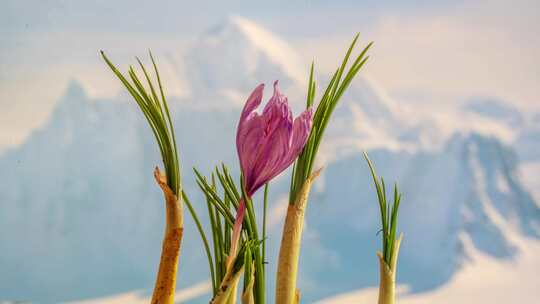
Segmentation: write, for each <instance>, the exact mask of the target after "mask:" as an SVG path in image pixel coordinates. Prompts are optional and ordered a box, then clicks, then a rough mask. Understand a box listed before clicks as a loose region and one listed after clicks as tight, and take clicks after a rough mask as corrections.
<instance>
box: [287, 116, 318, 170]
mask: <svg viewBox="0 0 540 304" xmlns="http://www.w3.org/2000/svg"><path fill="white" fill-rule="evenodd" d="M312 124H313V109H312V108H311V107H309V108H308V109H306V110H305V111H304V112H302V114H300V116H298V117H296V119H295V120H294V125H293V134H292V139H291V148H290V150H289V155H288V157H287V160H286V162H287V163H289V165H290V164H291V163H292V162H294V160H295V159H296V158H297V157H298V155H300V153H301V152H302V149H303V148H304V146H305V145H306V142H307V140H308V138H309V134H310V133H311V127H312ZM287 166H288V165H287Z"/></svg>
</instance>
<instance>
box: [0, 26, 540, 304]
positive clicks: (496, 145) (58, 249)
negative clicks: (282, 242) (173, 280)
mask: <svg viewBox="0 0 540 304" xmlns="http://www.w3.org/2000/svg"><path fill="white" fill-rule="evenodd" d="M254 33H255V34H254ZM261 33H262V34H261ZM269 35H271V34H269V33H268V32H267V31H266V30H264V29H262V28H260V27H259V26H257V25H255V24H253V23H252V22H250V21H247V20H244V19H238V18H232V19H229V20H228V21H227V22H225V23H224V24H222V25H220V26H219V27H217V28H216V29H213V30H212V31H210V32H208V33H206V34H205V35H204V36H203V37H202V38H201V40H200V41H198V42H197V43H196V45H195V47H194V49H193V50H192V51H191V52H188V55H187V57H186V58H187V59H186V62H189V65H190V66H189V67H187V71H189V73H185V74H186V75H187V78H188V79H187V80H188V81H189V82H190V83H191V84H192V87H191V88H190V95H189V97H185V96H183V97H181V98H174V97H173V98H170V103H171V104H170V106H171V110H172V112H173V116H174V123H175V126H176V130H177V134H176V135H177V137H178V142H179V148H180V157H181V166H182V174H183V176H184V178H183V181H184V183H185V189H186V191H187V192H188V194H189V195H190V197H191V198H192V201H193V202H194V203H195V205H196V207H197V208H198V209H201V208H204V204H203V203H202V202H203V200H202V198H201V197H200V195H198V190H197V188H196V184H195V182H194V179H193V177H192V173H191V168H192V167H193V166H197V167H198V168H200V169H201V170H202V171H203V172H205V173H209V172H210V170H211V168H212V167H213V166H215V165H218V164H219V162H220V161H224V162H225V163H227V164H229V165H230V166H231V167H232V169H233V173H234V176H238V169H237V157H236V152H235V147H234V138H235V127H236V123H237V119H238V116H239V109H240V106H241V104H242V103H243V102H244V101H245V98H246V96H247V94H248V93H249V91H250V89H251V88H253V87H254V86H255V85H256V84H257V83H258V82H259V81H265V82H267V83H269V82H270V81H271V80H274V79H276V78H279V79H280V80H281V81H282V82H281V83H282V84H283V91H284V92H285V93H286V94H287V95H289V97H290V100H291V102H292V103H293V105H294V107H295V108H296V110H299V109H300V108H301V107H302V105H303V104H304V102H303V92H304V87H303V85H302V81H301V79H299V78H301V75H300V74H301V72H300V73H299V72H298V71H299V70H301V69H298V68H297V67H295V66H301V65H302V63H301V62H299V61H296V60H298V59H294V57H297V56H296V55H294V54H293V53H291V52H292V51H291V50H290V48H288V47H286V45H285V46H284V44H285V43H284V42H283V41H280V40H278V39H279V38H277V37H274V36H270V37H269ZM263 38H264V39H263ZM261 40H264V41H265V42H266V41H268V42H269V43H267V44H265V43H261ZM223 58H227V60H224V59H223ZM306 74H307V73H306ZM111 81H116V80H115V79H114V78H113V76H112V75H111ZM270 94H271V92H270V91H269V90H268V89H267V91H266V92H265V96H266V97H265V99H266V98H267V97H269V96H270ZM404 111H405V112H406V111H410V109H406V107H405V106H403V105H398V104H397V103H396V102H394V101H392V100H391V99H389V98H388V97H387V96H386V95H385V94H384V92H383V91H382V90H381V89H379V88H377V87H376V86H374V85H373V83H372V82H371V81H369V80H367V79H365V78H358V79H357V80H355V82H354V83H353V84H352V86H351V88H350V91H349V92H348V93H347V94H346V95H345V96H344V98H343V100H342V104H341V105H339V106H338V108H337V109H336V113H335V116H334V118H333V121H332V122H331V124H330V127H329V129H328V133H327V140H326V141H325V142H324V143H323V151H322V154H321V157H320V159H319V160H318V161H319V162H320V163H321V164H324V166H325V170H324V173H323V176H322V178H321V179H320V180H319V181H318V182H317V183H316V185H315V187H314V191H313V195H312V199H311V200H310V208H309V209H308V215H307V224H306V226H307V228H306V234H305V236H304V240H305V243H304V245H303V253H302V259H301V265H302V266H301V272H300V276H301V280H300V287H301V289H302V292H303V294H304V296H303V298H304V300H305V301H308V302H310V301H313V300H315V299H319V298H321V297H325V296H328V295H332V294H335V293H338V292H345V291H348V290H356V289H358V288H361V287H365V286H372V285H375V284H376V278H377V270H376V263H375V261H376V260H375V256H374V252H375V250H376V249H377V244H378V242H379V238H378V237H377V236H376V232H377V230H378V227H379V223H378V221H377V210H376V208H377V206H376V203H375V200H374V198H375V196H374V191H373V188H372V185H371V181H370V177H369V173H368V170H367V167H366V165H365V162H364V160H363V159H362V157H361V151H362V149H364V148H368V149H370V151H369V153H370V156H371V157H372V159H373V161H374V162H375V164H376V166H377V169H378V170H379V171H380V173H382V175H383V176H386V177H388V178H390V179H392V180H393V179H395V180H397V181H398V183H399V184H400V186H401V187H402V189H403V190H404V193H405V197H404V201H403V205H402V206H403V214H402V216H401V223H400V229H401V230H403V231H404V232H405V235H406V239H405V242H404V246H403V251H402V262H401V264H400V265H401V266H400V274H399V276H400V281H402V282H404V283H407V284H408V285H410V286H411V288H412V290H414V291H419V290H428V289H431V288H434V287H436V286H439V285H441V284H443V283H445V282H447V281H448V280H449V279H451V277H452V276H453V274H455V273H456V270H457V269H459V267H460V266H461V265H463V263H464V262H465V261H466V260H467V259H468V258H470V256H469V255H468V253H467V252H466V251H465V250H464V244H463V242H462V239H461V238H460V236H461V235H466V236H468V237H469V238H470V239H471V242H472V243H473V244H474V246H475V247H476V248H477V249H478V250H479V251H480V252H482V253H483V254H487V255H490V256H492V257H494V258H496V259H500V260H509V259H512V258H514V257H515V256H516V255H517V254H518V253H519V249H520V247H518V246H516V244H515V243H514V242H513V241H512V239H511V238H509V237H508V235H507V234H506V233H505V227H507V226H508V227H512V229H516V230H517V231H519V233H520V234H522V235H525V236H528V237H531V238H538V231H539V230H538V223H539V220H540V215H539V211H538V205H537V204H535V202H534V200H533V199H532V198H531V197H530V195H529V194H528V192H527V191H526V190H525V189H524V187H523V186H522V183H521V180H520V178H519V176H518V175H519V174H518V173H519V172H518V169H519V165H520V163H519V160H518V158H517V157H516V154H515V152H513V149H512V148H511V147H509V146H508V145H506V144H503V143H501V141H500V140H498V139H497V138H493V137H486V136H483V135H478V134H472V135H471V134H470V135H467V134H454V136H453V137H451V138H447V137H446V136H438V135H439V134H438V133H437V129H433V128H431V126H432V125H431V123H425V122H422V121H416V120H413V119H412V118H411V116H408V115H403V113H404ZM430 132H431V133H430ZM426 134H427V135H428V136H426ZM430 134H431V135H430ZM437 137H439V138H437ZM426 138H427V139H426ZM430 138H436V139H438V140H440V141H441V142H443V145H442V147H440V148H439V149H426V148H425V147H426V146H429V144H428V145H424V144H425V142H428V143H429V140H431V139H430ZM158 164H160V158H159V154H158V151H157V148H156V145H155V144H154V139H153V137H152V134H151V132H150V130H149V128H148V127H147V125H146V123H145V122H144V119H143V116H142V114H140V113H139V112H138V111H137V109H136V105H135V104H134V103H133V102H132V101H131V100H130V98H129V97H128V96H126V95H122V96H120V97H118V98H114V99H111V100H93V99H91V98H89V97H88V96H87V95H86V94H85V92H84V89H83V88H82V87H81V85H79V84H77V83H72V84H71V85H70V87H69V88H68V90H67V91H66V94H65V95H64V96H63V97H62V98H61V100H60V101H59V102H58V104H57V106H56V109H55V111H54V113H53V114H52V115H51V118H50V121H49V122H48V123H47V124H45V125H44V126H43V127H42V128H41V129H39V130H37V131H36V132H34V133H33V134H32V135H31V136H30V137H29V138H28V140H27V141H26V142H25V143H24V144H23V145H21V146H19V147H17V148H15V149H12V150H10V151H8V152H7V153H5V154H3V155H1V156H0V168H2V170H1V171H0V210H2V212H1V213H0V243H1V244H5V246H3V248H2V251H1V252H0V269H2V273H1V274H0V294H1V295H2V297H4V298H10V299H29V300H34V301H38V302H40V303H55V302H58V301H66V300H75V299H81V298H95V297H101V296H106V295H110V294H117V293H123V292H126V291H130V290H134V289H146V290H148V289H149V288H151V286H152V285H153V281H154V273H155V268H156V267H157V263H158V260H159V248H160V243H161V238H162V225H163V222H162V216H163V212H164V210H163V204H162V198H161V195H160V191H159V189H158V187H157V186H156V185H155V184H154V181H153V178H152V169H153V167H154V166H155V165H158ZM287 189H288V175H287V174H284V175H283V176H280V177H279V178H277V179H276V180H275V181H274V182H273V183H272V185H271V195H270V200H271V202H272V206H271V208H272V211H273V220H272V224H273V225H272V227H270V235H269V247H268V250H269V259H268V263H269V269H274V268H275V267H274V266H275V263H276V257H277V250H278V242H279V235H280V233H281V222H280V220H282V217H280V210H282V206H283V205H282V204H283V203H284V202H285V203H286V201H283V199H282V198H283V197H285V194H286V191H287ZM257 199H259V198H256V200H257ZM280 208H281V209H280ZM186 218H187V219H186V221H187V223H186V225H187V227H186V231H188V232H189V233H186V236H185V240H184V244H183V249H182V250H183V255H182V259H181V261H180V267H181V270H180V278H179V287H180V288H183V287H186V286H191V285H193V284H195V283H198V282H201V281H205V280H206V279H207V278H208V273H207V268H206V262H205V258H204V255H203V251H202V245H201V243H200V240H199V239H198V236H197V233H196V230H195V227H194V226H193V223H192V222H191V220H190V219H189V216H186ZM204 220H205V219H204V217H203V221H204ZM205 222H206V221H205ZM419 274H421V275H419ZM273 276H274V274H273V273H269V278H268V282H270V284H272V282H273V281H274V278H273ZM270 287H271V286H270ZM270 294H271V292H270ZM270 297H271V296H270ZM270 300H271V299H270ZM197 301H203V300H195V301H193V302H194V303H195V302H197Z"/></svg>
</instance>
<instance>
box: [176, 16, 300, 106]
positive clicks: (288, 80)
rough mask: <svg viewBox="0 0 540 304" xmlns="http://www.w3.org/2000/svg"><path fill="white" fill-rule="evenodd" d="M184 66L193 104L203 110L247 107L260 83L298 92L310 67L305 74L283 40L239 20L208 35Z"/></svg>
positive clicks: (191, 52) (248, 22)
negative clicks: (248, 99) (222, 107)
mask: <svg viewBox="0 0 540 304" xmlns="http://www.w3.org/2000/svg"><path fill="white" fill-rule="evenodd" d="M185 63H186V72H187V73H186V74H187V78H188V80H189V82H190V83H191V87H192V94H191V95H192V98H191V99H192V100H197V101H196V102H197V104H196V105H197V106H204V107H207V106H212V107H221V106H223V105H225V106H228V107H230V105H231V104H232V105H237V106H238V105H240V104H243V103H244V101H245V97H247V96H248V94H249V92H250V91H251V90H252V89H253V88H254V87H255V86H257V85H258V84H259V83H261V82H265V83H272V82H273V81H274V80H279V81H280V84H281V86H282V88H283V89H284V90H285V92H287V93H288V91H291V90H300V88H303V87H304V85H303V84H304V83H305V80H306V78H307V65H306V68H305V69H304V68H303V67H304V65H303V64H302V60H301V59H300V58H299V56H298V55H297V54H296V53H295V51H294V50H293V49H292V48H291V47H290V46H289V45H288V44H287V43H286V42H285V41H283V40H281V39H280V38H278V37H276V36H275V35H274V34H272V33H271V32H269V31H267V30H266V29H264V28H262V27H261V26H259V25H257V24H255V23H254V22H252V21H250V20H247V19H245V18H241V17H236V16H235V17H229V18H227V19H226V20H225V21H224V22H222V23H221V24H219V25H217V26H215V27H213V28H212V29H210V30H209V31H207V32H206V33H204V34H203V35H202V36H201V37H200V38H199V39H198V40H197V41H196V43H195V44H194V45H193V46H192V48H191V49H190V51H188V52H187V55H186V58H185ZM293 95H294V94H293ZM298 95H299V94H298ZM295 100H296V99H295Z"/></svg>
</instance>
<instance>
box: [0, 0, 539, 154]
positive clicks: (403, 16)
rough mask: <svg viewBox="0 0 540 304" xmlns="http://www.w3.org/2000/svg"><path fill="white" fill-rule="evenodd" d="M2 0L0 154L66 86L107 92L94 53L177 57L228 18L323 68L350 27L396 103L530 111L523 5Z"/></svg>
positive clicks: (531, 75) (112, 88) (530, 37)
mask: <svg viewBox="0 0 540 304" xmlns="http://www.w3.org/2000/svg"><path fill="white" fill-rule="evenodd" d="M2 2H3V3H2V9H1V10H0V38H1V39H2V43H1V44H0V106H1V107H2V111H0V149H2V147H4V148H5V147H9V146H13V145H16V144H18V143H20V142H21V141H22V140H23V139H24V137H25V136H26V135H27V134H28V133H29V132H30V131H31V130H32V129H34V128H36V127H38V126H39V125H40V124H42V123H43V122H44V121H46V119H47V117H48V114H49V113H50V110H51V109H52V107H53V105H54V102H55V101H56V100H57V99H58V97H59V96H61V95H62V92H63V90H64V89H65V87H66V85H67V83H68V81H69V80H70V79H77V80H79V81H80V82H82V83H83V85H84V86H85V88H86V89H87V90H88V91H89V93H90V94H91V95H92V96H111V95H115V94H116V93H117V91H118V90H119V86H118V84H117V83H110V81H109V80H110V77H104V75H105V73H109V71H107V70H106V69H104V67H103V64H102V62H100V58H99V57H98V56H97V51H98V50H99V49H102V48H103V49H106V50H108V51H110V52H111V53H114V54H115V56H114V57H116V58H119V59H121V58H126V59H131V58H132V56H133V55H140V54H143V53H144V52H145V50H146V49H148V48H152V50H155V52H157V53H159V52H174V50H178V52H179V53H181V50H183V49H185V47H186V46H187V45H189V43H190V41H192V40H193V39H194V38H196V37H197V36H198V35H200V33H202V32H204V31H205V30H207V29H208V28H209V27H211V26H212V25H214V24H216V23H219V22H220V21H222V20H223V19H225V18H226V16H228V15H231V14H235V15H241V16H244V17H246V18H249V19H251V20H253V21H255V22H257V23H259V24H261V25H262V26H264V27H266V28H267V29H269V30H271V31H273V32H274V33H276V34H277V35H279V36H281V37H282V38H284V39H285V40H286V41H287V42H289V43H290V44H291V45H292V46H293V47H295V48H296V49H297V50H298V51H300V52H301V54H306V56H309V58H305V60H306V62H308V61H310V60H311V59H315V60H316V61H317V63H318V65H319V67H320V69H322V70H329V69H330V68H333V67H334V65H335V60H336V59H337V58H339V57H340V56H341V54H342V51H343V48H344V47H346V45H347V44H348V43H349V41H350V39H351V37H352V36H353V35H354V33H355V32H361V33H362V35H363V36H362V37H364V39H366V40H367V39H369V40H374V41H375V46H374V48H373V49H372V52H371V53H372V59H371V61H370V65H369V68H368V70H367V72H368V73H369V74H370V76H371V77H372V78H374V79H375V80H376V81H377V82H378V83H379V84H380V85H381V86H382V87H384V88H386V89H387V90H388V92H389V94H390V95H391V96H392V97H394V98H396V99H398V100H400V101H402V102H410V103H418V104H419V105H426V104H428V105H432V106H433V105H441V106H443V105H452V104H456V103H460V102H463V101H464V100H466V99H467V98H470V97H474V96H491V97H497V98H501V99H503V100H506V101H507V102H509V103H512V104H514V105H516V106H518V107H521V108H531V107H532V108H535V109H538V108H540V107H539V104H540V86H539V85H538V84H539V83H540V57H539V56H538V54H540V24H539V21H538V20H540V4H539V3H540V2H539V1H534V0H520V1H513V2H511V4H509V3H510V2H509V1H498V0H495V1H483V0H480V1H440V2H437V3H435V2H433V1H431V2H430V1H353V0H351V1H307V0H304V1H294V0H293V1H265V2H264V3H262V2H261V3H257V2H255V1H204V0H199V1H172V0H171V1H133V0H131V1H128V0H120V1H103V0H100V1H68V0H63V1H60V0H41V1H11V0H8V1H2ZM382 2H384V3H382ZM120 63H121V62H120Z"/></svg>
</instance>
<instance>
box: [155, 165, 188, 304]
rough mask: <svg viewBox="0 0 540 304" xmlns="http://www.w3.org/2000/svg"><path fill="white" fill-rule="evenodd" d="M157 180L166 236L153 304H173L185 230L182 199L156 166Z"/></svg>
mask: <svg viewBox="0 0 540 304" xmlns="http://www.w3.org/2000/svg"><path fill="white" fill-rule="evenodd" d="M154 177H155V179H156V182H157V183H158V185H159V186H160V187H161V189H162V191H163V195H164V197H165V218H166V222H165V237H164V239H163V247H162V251H161V259H160V262H159V270H158V274H157V278H156V285H155V287H154V292H153V294H152V304H173V303H174V292H175V289H176V274H177V271H178V257H179V255H180V244H181V241H182V235H183V231H184V217H183V211H182V201H181V199H180V198H179V197H177V196H176V195H175V194H174V193H173V192H172V190H171V188H170V187H169V186H168V185H167V179H166V177H165V176H164V175H162V174H161V172H160V171H159V169H158V168H157V167H156V169H155V171H154Z"/></svg>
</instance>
